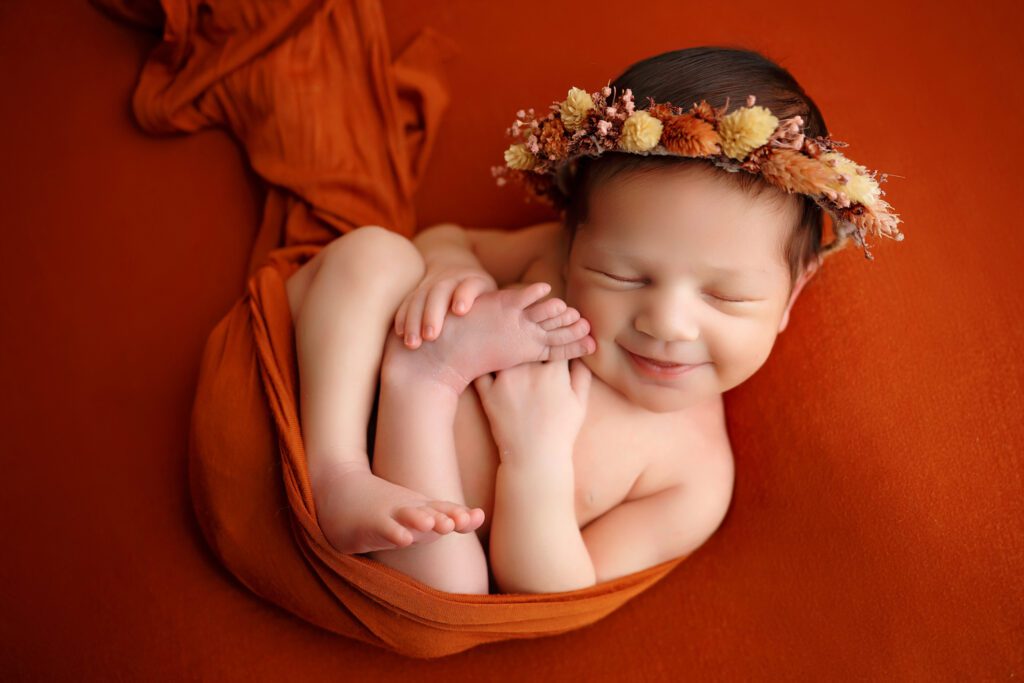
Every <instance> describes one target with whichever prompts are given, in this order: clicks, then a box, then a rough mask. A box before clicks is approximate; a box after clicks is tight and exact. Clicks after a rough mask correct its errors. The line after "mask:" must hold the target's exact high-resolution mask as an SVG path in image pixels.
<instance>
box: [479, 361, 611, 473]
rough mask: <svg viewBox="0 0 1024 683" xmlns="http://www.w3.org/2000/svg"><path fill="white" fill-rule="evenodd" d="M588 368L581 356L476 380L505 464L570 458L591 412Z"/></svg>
mask: <svg viewBox="0 0 1024 683" xmlns="http://www.w3.org/2000/svg"><path fill="white" fill-rule="evenodd" d="M591 379H592V378H591V373H590V369H589V368H588V367H587V366H586V365H585V364H584V363H583V361H582V360H580V359H579V358H575V359H572V360H553V361H541V362H532V363H522V364H520V365H517V366H515V367H512V368H509V369H507V370H501V371H500V372H498V373H497V377H496V378H495V379H491V375H490V373H488V374H485V375H482V376H480V377H478V378H477V379H476V380H475V381H474V382H473V386H474V387H476V391H477V394H478V395H479V396H480V404H481V406H482V407H483V409H484V413H486V415H487V420H488V422H489V423H490V425H491V433H492V434H493V435H494V440H495V442H496V443H497V445H498V448H499V451H500V453H499V455H500V458H501V463H502V464H506V463H532V462H535V461H538V460H547V459H550V458H551V457H557V454H563V455H565V454H568V456H569V457H572V446H573V443H575V441H576V437H577V435H578V434H579V431H580V428H581V427H582V426H583V418H584V415H585V414H586V411H587V397H588V396H589V394H590V384H591Z"/></svg>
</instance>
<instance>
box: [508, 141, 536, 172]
mask: <svg viewBox="0 0 1024 683" xmlns="http://www.w3.org/2000/svg"><path fill="white" fill-rule="evenodd" d="M505 165H506V166H508V167H509V168H516V169H521V170H524V171H529V170H530V169H532V168H533V167H534V166H536V165H537V157H535V156H534V155H533V153H532V152H531V151H530V150H528V149H527V148H526V145H525V144H523V143H521V142H520V143H517V144H515V145H512V146H511V147H509V148H508V149H506V150H505Z"/></svg>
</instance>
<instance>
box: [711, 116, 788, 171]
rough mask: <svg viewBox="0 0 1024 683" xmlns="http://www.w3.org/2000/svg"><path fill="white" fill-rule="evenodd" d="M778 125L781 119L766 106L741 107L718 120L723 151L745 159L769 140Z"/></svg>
mask: <svg viewBox="0 0 1024 683" xmlns="http://www.w3.org/2000/svg"><path fill="white" fill-rule="evenodd" d="M778 125H779V120H778V119H777V118H775V116H774V115H773V114H772V113H771V112H770V111H768V110H767V109H765V108H764V107H741V108H740V109H737V110H736V111H734V112H732V113H731V114H727V115H726V116H723V117H722V120H721V121H719V122H718V135H719V136H720V137H721V138H722V151H723V152H725V155H726V156H728V157H731V158H733V159H736V160H737V161H743V160H744V159H746V158H747V155H748V154H750V151H751V150H753V149H756V148H758V147H760V146H761V145H763V144H765V143H766V142H768V139H769V138H771V136H772V133H774V132H775V128H776V127H777V126H778Z"/></svg>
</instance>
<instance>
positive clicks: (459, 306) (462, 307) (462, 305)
mask: <svg viewBox="0 0 1024 683" xmlns="http://www.w3.org/2000/svg"><path fill="white" fill-rule="evenodd" d="M464 310H466V304H465V303H464V302H462V301H460V302H458V303H457V304H455V312H456V313H462V312H463V311H464Z"/></svg>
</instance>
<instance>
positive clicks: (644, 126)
mask: <svg viewBox="0 0 1024 683" xmlns="http://www.w3.org/2000/svg"><path fill="white" fill-rule="evenodd" d="M663 127H664V124H662V122H661V121H660V120H659V119H658V118H657V117H655V116H651V115H650V114H648V113H647V112H646V111H636V112H633V114H632V115H631V116H630V117H629V118H628V119H626V121H625V123H623V124H622V136H621V137H620V138H619V148H620V149H624V150H626V151H627V152H647V151H650V150H652V149H654V147H655V146H656V145H657V144H658V140H660V139H661V131H662V128H663Z"/></svg>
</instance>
